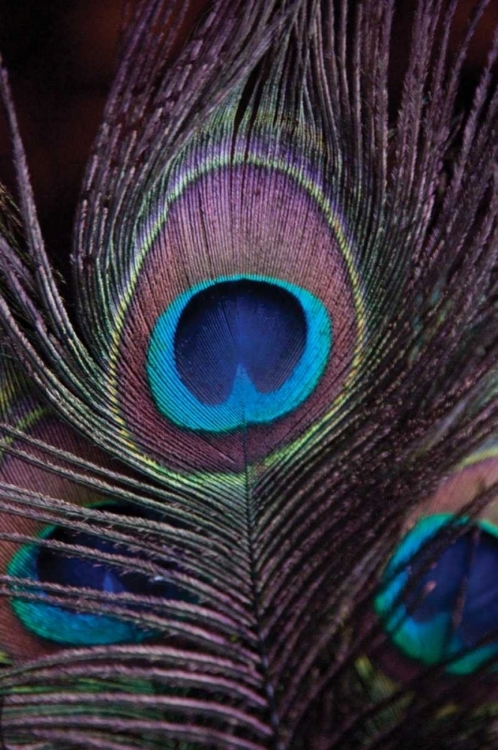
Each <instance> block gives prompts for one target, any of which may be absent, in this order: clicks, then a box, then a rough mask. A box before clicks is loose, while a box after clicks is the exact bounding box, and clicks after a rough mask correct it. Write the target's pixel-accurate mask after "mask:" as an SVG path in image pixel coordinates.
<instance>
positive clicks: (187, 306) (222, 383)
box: [147, 277, 332, 432]
mask: <svg viewBox="0 0 498 750" xmlns="http://www.w3.org/2000/svg"><path fill="white" fill-rule="evenodd" d="M331 345H332V331H331V324H330V320H329V316H328V313H327V310H326V309H325V307H324V305H323V304H322V303H321V302H320V300H318V299H317V298H316V297H315V296H314V295H312V294H310V293H309V292H307V291H306V290H304V289H301V288H299V287H297V286H295V285H291V284H288V283H285V282H282V281H280V280H277V279H264V278H259V277H233V278H222V279H218V280H217V281H216V282H206V283H205V284H201V285H199V286H198V287H197V288H196V289H194V290H192V291H189V292H188V293H186V294H182V295H180V298H178V299H176V300H174V302H173V303H172V304H171V305H170V306H169V308H168V309H167V310H166V311H165V312H164V313H163V314H162V315H161V316H160V317H159V319H158V322H157V323H156V325H155V327H154V330H153V332H152V336H151V342H150V346H149V352H148V357H147V372H148V378H149V383H150V387H151V391H152V394H153V396H154V399H155V401H156V404H157V406H158V408H159V410H160V411H161V412H162V413H163V414H164V415H165V416H166V417H168V418H170V419H172V420H173V421H174V422H175V423H176V424H178V425H179V426H180V427H185V428H188V429H192V430H200V431H211V432H227V431H230V430H233V429H237V428H240V427H242V426H243V425H244V424H246V425H250V424H266V423H271V422H273V421H274V420H275V419H276V418H278V417H280V416H282V415H283V414H285V413H287V412H288V411H291V410H292V409H295V408H296V407H297V406H299V405H300V403H301V402H302V401H304V400H305V399H306V398H307V397H308V395H309V394H310V393H311V392H312V391H313V390H314V388H315V387H316V385H317V383H318V381H319V379H320V377H321V375H322V373H323V370H324V369H325V366H326V364H327V360H328V356H329V352H330V349H331Z"/></svg>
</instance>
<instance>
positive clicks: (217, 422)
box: [146, 274, 333, 433]
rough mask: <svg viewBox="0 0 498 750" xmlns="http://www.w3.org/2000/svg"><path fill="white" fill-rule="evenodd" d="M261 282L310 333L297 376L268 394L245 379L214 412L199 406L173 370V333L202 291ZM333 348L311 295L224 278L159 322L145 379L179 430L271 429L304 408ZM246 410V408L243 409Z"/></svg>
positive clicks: (184, 298) (184, 297) (186, 295)
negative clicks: (297, 311)
mask: <svg viewBox="0 0 498 750" xmlns="http://www.w3.org/2000/svg"><path fill="white" fill-rule="evenodd" d="M239 280H249V281H262V282H266V283H267V284H273V285H275V286H278V287H281V288H282V289H285V290H286V291H288V292H289V293H290V294H292V295H293V296H294V297H295V298H296V299H297V300H298V301H299V303H300V304H301V306H302V309H303V312H304V316H305V320H306V327H307V341H306V347H305V350H304V352H303V355H302V357H301V360H300V361H299V362H298V363H297V365H296V366H295V368H294V371H293V372H292V374H291V375H290V376H289V378H288V379H287V380H286V381H285V383H283V384H282V385H281V387H280V388H279V389H278V390H276V391H274V392H272V393H269V394H262V393H259V392H258V391H257V389H256V388H255V387H254V385H253V384H252V382H251V381H250V379H249V378H248V377H247V376H246V374H245V373H242V374H241V375H239V376H238V377H237V378H236V380H235V384H234V388H233V390H232V393H231V394H230V397H229V398H228V400H227V401H225V403H223V404H218V405H216V406H212V405H206V404H203V403H201V402H200V401H199V400H198V399H197V398H196V397H195V396H194V394H193V393H191V392H190V391H189V389H188V388H187V387H186V386H185V385H184V383H183V382H182V380H181V378H180V377H179V375H178V373H177V371H176V367H175V347H174V340H175V333H176V330H177V326H178V322H179V320H180V317H181V315H182V312H183V311H184V309H185V307H186V305H187V304H188V302H190V300H191V299H192V298H193V297H194V296H195V295H196V294H197V293H198V292H200V291H202V290H204V289H207V288H209V287H210V286H215V285H216V284H218V283H220V282H225V281H239ZM332 344H333V332H332V323H331V320H330V318H329V314H328V312H327V309H326V307H325V305H324V304H323V303H322V302H321V301H320V300H319V299H318V298H317V297H315V295H313V294H311V292H308V291H306V290H305V289H301V288H300V287H298V286H296V285H295V284H291V283H289V282H287V281H283V280H281V279H275V278H272V277H266V276H256V275H251V274H248V275H244V276H240V275H236V276H221V277H219V278H217V279H216V280H214V281H204V282H202V283H199V284H197V285H196V286H194V287H192V288H191V289H189V290H188V291H186V292H183V293H182V294H180V295H179V296H178V297H177V298H176V299H175V300H174V301H173V302H172V303H171V304H170V305H169V306H168V307H167V308H166V310H165V311H164V312H163V313H162V314H161V315H160V316H159V317H158V319H157V321H156V324H155V326H154V329H153V331H152V334H151V337H150V342H149V349H148V352H147V364H146V369H147V378H148V382H149V387H150V390H151V393H152V396H153V398H154V401H155V403H156V405H157V408H158V409H159V411H160V412H161V413H162V414H163V415H164V416H165V417H167V418H168V419H170V420H171V421H172V422H174V423H175V424H176V425H178V426H179V427H183V428H187V429H189V430H196V431H201V432H213V433H223V432H230V431H231V430H235V429H238V428H240V427H241V426H242V425H243V424H244V423H247V424H268V423H270V422H273V421H274V420H275V419H277V418H279V417H282V416H284V415H285V414H287V413H289V412H291V411H293V410H294V409H296V408H297V407H298V406H300V405H301V404H302V403H303V402H304V401H305V400H306V398H308V396H309V395H310V394H311V393H312V392H313V391H314V389H315V388H316V386H317V385H318V382H319V380H320V378H321V376H322V375H323V373H324V371H325V368H326V366H327V362H328V359H329V354H330V351H331V348H332ZM241 405H243V406H241Z"/></svg>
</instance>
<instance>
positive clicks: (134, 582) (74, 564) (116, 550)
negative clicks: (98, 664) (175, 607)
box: [8, 503, 194, 646]
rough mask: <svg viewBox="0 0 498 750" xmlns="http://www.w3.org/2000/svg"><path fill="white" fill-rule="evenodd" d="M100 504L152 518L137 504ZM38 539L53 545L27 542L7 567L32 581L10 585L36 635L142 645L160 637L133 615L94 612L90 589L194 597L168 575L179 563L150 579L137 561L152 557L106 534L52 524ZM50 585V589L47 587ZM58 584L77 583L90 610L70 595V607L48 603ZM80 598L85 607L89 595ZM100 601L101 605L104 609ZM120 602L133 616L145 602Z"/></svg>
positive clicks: (183, 598) (114, 511)
mask: <svg viewBox="0 0 498 750" xmlns="http://www.w3.org/2000/svg"><path fill="white" fill-rule="evenodd" d="M99 507H100V508H102V509H104V510H105V511H106V512H107V513H111V514H120V515H126V516H132V517H136V518H138V517H140V518H149V519H150V518H153V516H151V515H150V514H144V512H140V513H137V512H136V511H135V510H134V508H132V507H131V506H129V505H127V504H126V505H125V504H123V503H113V504H104V505H99ZM156 520H157V519H156ZM39 537H40V539H43V540H46V541H47V542H49V543H50V544H49V545H40V544H36V543H31V544H28V545H25V546H24V547H22V548H21V549H20V550H19V551H18V552H17V553H16V554H15V555H14V557H13V558H12V560H11V562H10V564H9V566H8V573H9V575H11V576H12V577H13V578H23V579H25V580H27V581H28V582H29V583H27V584H24V583H23V584H19V583H15V582H13V583H12V584H11V588H12V590H13V593H14V597H13V599H12V600H11V604H12V607H13V609H14V611H15V613H16V614H17V616H18V617H19V619H20V620H21V622H22V623H23V624H24V626H25V627H26V628H28V630H30V631H31V632H33V633H35V634H36V635H37V636H40V637H42V638H46V639H48V640H50V641H53V642H56V643H59V644H63V645H73V646H92V645H105V644H113V643H114V644H115V643H133V642H135V643H137V642H140V641H142V640H146V639H147V638H151V637H154V636H157V635H158V633H156V632H154V631H153V630H151V629H145V628H144V627H139V626H138V625H136V624H135V622H134V620H133V617H130V619H127V618H121V617H119V616H117V615H113V614H94V613H93V611H89V610H90V609H91V602H92V598H91V591H95V592H99V593H103V594H105V593H107V594H112V595H114V594H132V595H139V596H147V597H151V598H152V597H153V598H158V599H163V600H168V601H189V602H192V601H194V597H193V595H192V594H191V593H190V592H189V591H186V590H185V589H184V588H182V587H181V586H179V585H177V584H176V582H174V581H173V580H171V579H169V573H172V572H173V573H175V572H178V571H179V570H181V565H179V564H178V563H175V562H169V563H168V566H167V574H165V576H164V577H163V576H154V577H151V576H149V575H147V574H146V573H145V572H144V571H143V570H140V569H136V561H137V560H139V561H141V562H143V561H145V560H146V559H147V558H146V557H145V554H144V553H143V552H141V551H138V552H135V551H133V550H131V549H130V548H129V547H128V546H127V545H126V543H124V542H123V543H117V542H116V541H111V540H110V539H106V538H105V535H104V534H98V533H95V532H93V533H91V532H86V531H76V530H71V529H69V528H68V527H65V526H49V527H46V528H44V529H43V530H42V531H41V532H40V534H39ZM62 545H63V546H62ZM72 546H74V547H77V548H78V551H76V550H75V552H74V554H72V552H71V547H72ZM85 551H86V552H87V556H85ZM102 555H106V556H108V555H116V556H120V557H121V561H120V562H119V563H118V561H116V562H115V563H113V561H110V560H108V559H105V558H104V559H103V558H102ZM122 558H129V560H130V564H129V567H128V566H126V565H124V564H123V560H122ZM134 567H135V569H133V568H134ZM47 584H48V585H50V589H48V588H47V589H44V588H43V587H44V585H45V586H46V585H47ZM53 585H55V586H59V587H61V590H63V589H64V588H65V587H76V588H81V589H82V591H83V590H86V593H87V594H88V593H90V596H89V598H88V602H90V606H89V609H88V610H87V612H83V611H81V607H80V606H78V609H76V608H74V609H73V608H72V607H71V603H74V598H71V597H70V598H69V599H68V606H67V607H65V606H64V605H63V604H59V603H57V604H55V603H52V600H51V601H50V602H49V601H48V600H49V598H51V597H54V596H55V597H58V596H60V595H59V594H58V593H57V590H56V589H54V588H52V586H53ZM16 593H17V594H18V596H17V597H16V596H15V594H16ZM22 593H27V594H31V596H32V598H31V597H26V598H23V597H21V596H19V594H22ZM33 595H34V596H33ZM63 598H65V597H64V596H63ZM81 601H82V603H83V605H84V601H85V598H83V599H82V600H81ZM98 601H101V600H100V599H99V600H98ZM98 601H97V607H96V608H97V609H99V608H100V605H99V604H98ZM112 603H113V604H115V603H116V600H115V599H114V600H112ZM118 606H119V607H120V608H123V607H124V608H125V609H126V608H128V609H129V610H130V613H131V614H133V612H135V613H137V612H139V611H140V609H141V606H140V604H133V605H130V604H129V603H128V602H123V603H122V604H119V603H118ZM93 608H94V609H95V607H93Z"/></svg>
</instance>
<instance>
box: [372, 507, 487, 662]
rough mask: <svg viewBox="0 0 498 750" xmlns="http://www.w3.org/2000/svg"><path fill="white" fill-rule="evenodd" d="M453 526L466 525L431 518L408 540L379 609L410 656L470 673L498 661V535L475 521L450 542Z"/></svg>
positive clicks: (389, 572) (392, 569) (398, 553)
mask: <svg viewBox="0 0 498 750" xmlns="http://www.w3.org/2000/svg"><path fill="white" fill-rule="evenodd" d="M449 522H453V523H456V524H457V525H458V524H460V525H461V524H462V523H463V521H460V520H459V521H455V520H454V519H453V517H452V516H449V515H447V514H441V515H437V516H430V517H427V518H424V519H422V520H421V521H419V522H418V524H417V525H416V526H415V527H414V528H413V529H412V531H411V532H409V534H407V536H406V537H405V538H404V540H403V541H402V542H401V544H400V545H399V547H398V549H397V550H396V552H395V553H394V555H393V557H392V558H391V561H390V563H389V565H388V566H387V568H386V571H385V574H384V582H385V583H384V587H383V589H382V591H381V593H380V594H379V595H378V596H377V598H376V602H375V606H376V609H377V612H378V614H379V615H380V616H381V617H382V619H383V621H384V623H385V625H386V629H387V630H388V632H389V633H390V635H391V637H392V639H393V641H394V642H395V644H396V645H397V646H398V647H399V648H400V650H401V651H402V652H403V653H405V654H406V655H408V656H410V657H412V658H414V659H417V660H419V661H422V662H423V663H424V664H426V665H434V664H440V663H442V662H445V661H447V660H451V661H449V664H448V666H447V671H449V672H454V673H456V674H467V673H470V672H472V671H474V670H475V669H477V668H478V667H479V666H481V665H482V664H483V663H484V662H485V661H486V659H489V658H491V657H493V656H495V655H498V530H497V529H495V528H494V527H493V526H492V525H491V524H488V523H486V522H482V521H480V522H475V523H473V524H472V525H471V526H470V527H469V528H468V529H466V530H465V531H463V532H462V534H461V535H459V536H458V537H457V538H456V539H454V540H453V541H451V540H450V541H449V542H446V541H445V538H444V537H442V534H441V533H440V532H442V531H443V529H444V527H447V525H448V523H449ZM459 654H463V655H462V656H458V655H459Z"/></svg>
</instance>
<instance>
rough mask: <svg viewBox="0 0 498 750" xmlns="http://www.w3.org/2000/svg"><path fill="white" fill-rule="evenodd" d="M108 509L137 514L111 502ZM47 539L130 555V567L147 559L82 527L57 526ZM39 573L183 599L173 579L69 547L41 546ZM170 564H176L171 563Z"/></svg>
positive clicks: (43, 577)
mask: <svg viewBox="0 0 498 750" xmlns="http://www.w3.org/2000/svg"><path fill="white" fill-rule="evenodd" d="M106 511H107V512H108V513H121V514H126V515H127V516H133V517H138V514H137V513H134V512H133V509H131V508H129V507H126V508H123V507H122V506H121V505H117V506H109V507H107V508H106ZM45 538H46V539H47V540H50V541H54V542H61V543H63V544H65V545H75V546H78V547H84V548H87V549H88V550H89V551H91V550H95V551H96V552H103V553H107V554H114V555H120V556H121V557H129V558H130V567H133V560H136V559H140V560H144V559H146V558H145V555H144V554H143V553H137V552H134V551H132V550H130V549H129V548H128V547H126V545H124V544H122V545H118V544H115V543H114V542H111V541H109V540H107V539H104V538H103V537H101V536H99V535H98V534H88V533H85V532H80V531H71V530H70V529H67V528H65V527H62V526H57V527H55V528H54V529H53V530H52V531H50V532H49V533H48V535H47V536H46V537H45ZM35 567H36V573H37V576H38V580H39V581H40V583H55V584H59V585H60V586H81V587H83V588H90V589H94V590H96V591H106V592H108V593H114V594H118V593H129V594H139V595H147V596H160V597H165V598H167V599H184V598H185V592H182V591H181V590H180V589H179V588H178V587H177V586H175V585H174V584H173V583H170V582H167V581H165V580H164V579H163V580H154V579H151V578H149V577H148V576H146V575H145V573H143V572H140V571H135V572H134V571H131V570H125V569H123V568H121V567H117V566H113V565H112V563H107V564H106V563H103V562H102V560H101V561H97V560H92V559H91V558H85V557H76V556H71V553H70V552H68V551H67V550H64V551H62V550H58V549H57V548H54V547H40V549H39V551H38V555H37V557H36V560H35ZM169 567H170V569H171V568H177V566H176V565H171V564H170V566H169Z"/></svg>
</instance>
